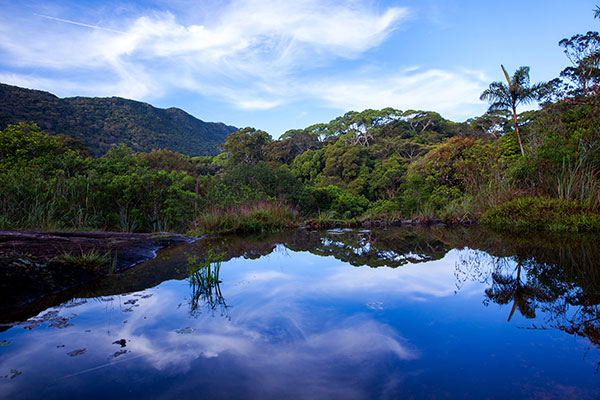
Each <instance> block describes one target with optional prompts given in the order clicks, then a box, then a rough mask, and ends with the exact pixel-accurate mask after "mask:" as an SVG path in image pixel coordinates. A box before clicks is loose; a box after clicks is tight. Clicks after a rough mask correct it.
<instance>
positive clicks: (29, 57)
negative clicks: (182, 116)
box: [0, 0, 407, 109]
mask: <svg viewBox="0 0 600 400" xmlns="http://www.w3.org/2000/svg"><path fill="white" fill-rule="evenodd" d="M406 16H407V10H406V9H402V8H388V9H387V10H385V11H384V12H378V11H377V10H375V9H373V8H372V7H371V6H369V5H368V3H366V2H363V1H354V2H350V3H347V4H345V5H340V4H339V3H338V2H334V1H317V0H303V1H296V2H293V3H288V2H281V1H275V0H234V1H232V2H230V3H229V4H228V5H227V6H225V7H224V8H222V9H221V10H220V13H219V14H218V15H217V17H216V18H214V19H213V20H211V21H209V22H208V23H206V24H205V25H202V24H198V23H196V24H194V23H191V24H187V25H184V24H183V23H181V22H179V19H178V18H177V17H176V16H175V15H174V14H172V13H171V12H169V11H166V12H155V11H153V12H148V13H146V14H145V15H142V16H137V17H134V18H131V19H130V20H122V19H121V20H119V21H116V20H113V21H111V23H110V26H109V27H105V26H101V25H100V24H97V23H87V21H83V20H82V21H76V20H75V19H74V18H66V17H65V18H63V17H62V16H61V15H56V16H49V15H41V14H38V15H33V16H28V18H27V22H28V24H26V25H25V29H22V27H23V26H24V24H23V22H24V21H23V20H10V19H9V18H8V17H5V18H2V19H0V49H1V50H2V51H3V52H5V53H7V54H9V55H10V57H6V58H5V61H4V62H5V63H10V64H11V66H12V67H13V68H14V67H17V68H35V69H40V68H42V69H46V70H49V71H51V72H53V73H54V74H56V73H57V71H65V72H66V74H68V75H69V79H70V80H71V81H73V82H78V83H79V84H80V86H81V87H88V88H95V89H96V90H97V91H98V93H97V95H122V96H128V97H133V98H138V99H141V98H156V97H160V96H162V95H163V94H164V92H166V91H167V90H169V88H172V87H184V88H185V89H190V87H191V89H192V90H194V91H197V92H199V93H201V94H204V95H209V96H215V95H217V96H221V97H223V98H224V99H226V100H227V101H230V102H234V103H235V104H237V105H238V106H239V107H240V108H249V109H253V108H256V109H266V108H271V107H274V106H276V105H278V104H280V103H281V102H282V101H284V100H285V97H286V96H287V95H288V93H285V92H282V91H281V90H278V89H277V88H278V87H283V86H285V85H284V84H283V83H284V82H286V81H287V80H288V79H292V78H291V74H293V73H294V71H297V70H302V69H310V68H313V67H314V66H315V65H324V64H327V63H328V62H329V61H331V60H333V59H338V58H340V57H341V58H352V57H356V56H358V55H360V54H361V53H362V52H364V51H366V50H368V49H370V48H373V47H375V46H377V45H379V44H380V43H381V42H382V41H383V40H385V39H386V38H387V37H388V36H389V34H390V33H391V32H392V31H393V30H394V29H395V27H396V26H397V25H398V23H399V22H400V21H402V20H403V19H405V18H406ZM81 18H84V17H81ZM32 19H33V21H32ZM31 22H33V24H32V23H31ZM205 22H206V21H205ZM307 60H310V62H309V63H307ZM13 73H15V74H16V72H13ZM37 74H38V75H35V76H34V77H33V79H32V81H36V80H38V81H39V80H40V78H39V76H44V79H46V85H45V87H44V88H48V86H52V85H50V83H51V82H54V84H53V86H55V87H54V91H55V92H57V93H58V94H60V95H71V94H74V93H72V92H74V90H72V89H71V87H72V85H69V84H67V85H64V84H63V83H64V82H62V81H63V80H64V78H48V76H49V75H51V74H50V73H44V72H38V73H37ZM3 78H4V79H7V78H9V79H8V80H7V82H8V83H21V82H22V81H24V80H26V79H28V74H22V73H20V74H18V75H14V76H12V78H13V79H10V77H8V76H7V74H6V73H5V74H4V76H3ZM106 82H111V84H107V83H106ZM26 86H32V85H26ZM239 88H241V90H239ZM48 89H50V88H48ZM232 92H235V93H232Z"/></svg>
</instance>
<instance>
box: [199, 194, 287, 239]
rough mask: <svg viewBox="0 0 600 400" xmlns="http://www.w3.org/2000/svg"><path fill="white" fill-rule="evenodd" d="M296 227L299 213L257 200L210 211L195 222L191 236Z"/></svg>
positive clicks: (276, 203) (283, 206)
mask: <svg viewBox="0 0 600 400" xmlns="http://www.w3.org/2000/svg"><path fill="white" fill-rule="evenodd" d="M297 225H298V213H297V212H296V211H295V210H294V209H293V208H292V207H290V206H288V205H286V204H283V203H280V202H268V201H260V202H256V203H253V204H242V205H239V206H237V207H230V208H226V209H221V208H213V209H211V210H209V211H207V212H205V213H204V214H202V215H201V216H200V217H198V218H197V219H196V221H195V222H194V226H193V228H192V230H191V233H193V234H219V233H242V232H264V231H272V230H279V229H284V228H291V227H295V226H297Z"/></svg>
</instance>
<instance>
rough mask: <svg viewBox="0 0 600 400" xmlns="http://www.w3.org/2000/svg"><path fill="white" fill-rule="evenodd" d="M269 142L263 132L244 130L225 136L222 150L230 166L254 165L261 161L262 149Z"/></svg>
mask: <svg viewBox="0 0 600 400" xmlns="http://www.w3.org/2000/svg"><path fill="white" fill-rule="evenodd" d="M271 140H272V138H271V136H270V135H269V134H268V133H267V132H265V131H261V130H256V129H254V128H244V129H240V130H238V131H235V132H233V133H230V134H229V135H227V140H226V141H225V145H224V148H225V151H227V152H228V153H229V161H230V164H231V165H238V164H254V163H257V162H259V161H261V160H262V159H263V149H264V147H265V146H266V145H267V144H269V143H270V142H271Z"/></svg>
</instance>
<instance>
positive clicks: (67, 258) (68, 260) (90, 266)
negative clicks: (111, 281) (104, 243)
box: [56, 249, 112, 272]
mask: <svg viewBox="0 0 600 400" xmlns="http://www.w3.org/2000/svg"><path fill="white" fill-rule="evenodd" d="M110 260H111V257H110V253H105V254H102V253H100V252H99V251H98V250H95V249H94V250H90V251H87V252H84V251H82V252H81V253H79V254H71V253H63V254H61V255H60V256H58V257H57V258H56V261H58V262H61V263H63V264H67V265H72V266H74V267H78V268H83V269H87V270H90V271H94V272H103V271H102V267H104V266H105V265H107V264H108V263H109V261H110ZM111 268H112V266H111ZM108 272H110V271H108Z"/></svg>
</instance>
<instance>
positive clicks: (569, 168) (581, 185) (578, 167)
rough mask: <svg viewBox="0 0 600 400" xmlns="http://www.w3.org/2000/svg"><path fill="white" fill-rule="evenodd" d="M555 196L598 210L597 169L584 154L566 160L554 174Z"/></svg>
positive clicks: (598, 188)
mask: <svg viewBox="0 0 600 400" xmlns="http://www.w3.org/2000/svg"><path fill="white" fill-rule="evenodd" d="M555 179H556V193H555V194H556V196H557V197H558V198H559V199H561V200H576V201H578V202H580V203H581V204H583V205H585V206H586V207H587V208H589V209H591V210H595V211H600V179H598V171H597V170H596V169H595V168H594V166H593V165H592V164H590V163H589V162H587V160H586V157H585V156H580V157H578V158H577V160H575V161H572V162H566V161H565V160H563V163H562V168H561V169H560V171H559V172H558V174H557V175H556V178H555Z"/></svg>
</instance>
